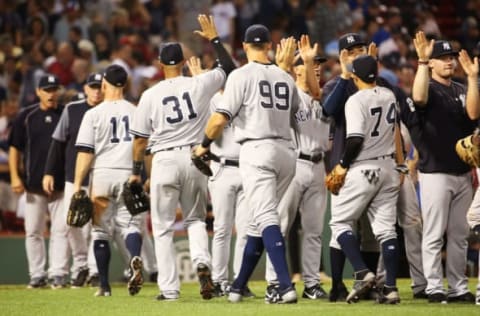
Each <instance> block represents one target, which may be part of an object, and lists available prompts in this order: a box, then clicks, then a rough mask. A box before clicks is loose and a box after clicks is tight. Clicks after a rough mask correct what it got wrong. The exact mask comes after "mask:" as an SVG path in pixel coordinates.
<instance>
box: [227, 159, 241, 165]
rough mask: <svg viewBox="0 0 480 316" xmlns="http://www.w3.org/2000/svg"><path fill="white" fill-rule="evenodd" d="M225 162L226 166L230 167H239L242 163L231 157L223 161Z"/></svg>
mask: <svg viewBox="0 0 480 316" xmlns="http://www.w3.org/2000/svg"><path fill="white" fill-rule="evenodd" d="M223 164H224V165H225V166H230V167H238V166H239V165H240V164H239V163H238V160H230V159H225V161H223Z"/></svg>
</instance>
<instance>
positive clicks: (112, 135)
mask: <svg viewBox="0 0 480 316" xmlns="http://www.w3.org/2000/svg"><path fill="white" fill-rule="evenodd" d="M134 111H135V106H134V105H133V104H131V103H130V102H128V101H126V100H117V101H104V102H102V103H100V104H99V105H97V106H96V107H94V108H92V109H91V110H89V111H87V112H86V113H85V116H84V117H83V120H82V124H81V125H80V130H79V131H78V136H77V141H76V143H75V146H76V147H87V148H91V149H93V151H94V152H95V160H94V162H93V165H92V168H109V169H131V168H132V150H133V137H132V135H130V131H129V129H130V128H129V127H130V123H131V120H132V118H133V113H134Z"/></svg>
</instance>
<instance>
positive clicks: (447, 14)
mask: <svg viewBox="0 0 480 316" xmlns="http://www.w3.org/2000/svg"><path fill="white" fill-rule="evenodd" d="M201 13H203V14H211V15H213V17H214V19H215V23H216V26H217V29H218V31H219V36H220V37H221V39H222V40H223V42H224V43H226V44H227V47H228V49H230V51H231V54H232V55H233V57H234V59H235V61H236V62H237V63H238V64H239V65H241V64H243V63H245V62H246V58H245V55H244V54H243V51H242V46H241V45H242V37H243V34H244V31H245V29H246V28H247V27H248V26H249V25H251V24H253V23H262V24H264V25H266V26H267V27H268V28H269V29H270V30H271V33H272V40H273V42H274V44H275V43H278V42H279V41H280V39H281V38H283V37H286V36H294V37H296V38H299V36H300V35H301V34H309V35H310V37H311V39H312V40H313V41H314V42H317V43H319V47H320V50H321V51H320V54H322V55H324V56H326V57H327V58H328V61H327V62H326V63H325V64H324V65H323V69H322V77H321V84H323V83H325V82H326V81H328V80H329V79H330V78H332V77H333V76H336V75H337V74H339V72H340V68H339V67H340V66H339V63H338V41H337V39H338V37H339V36H340V35H342V34H345V33H348V32H356V33H360V34H361V35H362V36H363V37H365V39H366V40H367V42H370V41H373V42H375V43H376V44H377V46H378V48H379V49H378V53H379V54H378V58H379V61H380V64H381V67H380V76H383V77H384V78H386V79H387V80H388V81H389V82H390V83H391V84H393V85H398V86H400V87H401V88H402V89H404V90H405V92H406V93H407V94H410V92H411V87H412V84H413V79H414V76H415V70H416V66H417V64H416V63H417V56H416V54H415V49H414V47H413V44H412V35H413V34H415V32H416V31H417V30H423V31H424V32H425V33H426V34H427V35H428V36H429V37H430V38H436V39H448V40H450V41H451V42H452V44H453V45H454V46H455V49H458V48H460V47H461V48H464V49H466V50H467V51H468V53H469V54H470V56H478V55H479V54H480V46H479V41H480V25H479V22H480V0H461V1H453V0H440V1H425V0H403V1H388V0H384V1H376V0H232V1H226V0H174V1H173V0H83V1H82V0H79V1H68V0H23V1H22V0H16V1H12V0H0V230H1V231H3V232H5V233H7V232H15V231H18V232H21V231H23V222H22V207H21V203H20V207H19V206H18V205H17V204H18V203H17V202H18V197H16V196H14V195H13V194H12V193H11V191H10V189H9V185H8V183H9V170H8V146H7V137H8V133H9V128H10V125H11V122H12V120H13V119H14V118H15V116H16V114H17V113H18V111H19V110H20V109H21V108H23V107H25V106H28V105H30V104H33V103H35V102H36V100H37V96H36V93H35V88H36V85H37V80H38V78H40V77H41V76H42V75H43V74H45V73H52V74H55V75H57V76H58V77H59V78H60V81H61V84H62V86H63V88H62V98H61V100H62V101H61V102H62V103H63V104H65V103H67V102H69V101H71V100H73V99H76V98H81V97H82V91H83V84H84V83H85V80H86V78H87V76H88V74H89V73H90V72H92V71H102V70H103V69H104V68H105V67H106V66H107V65H109V64H111V63H116V64H120V65H122V66H123V67H124V68H125V69H126V70H127V72H128V74H129V75H130V79H131V80H130V82H129V86H128V90H127V96H128V99H129V100H130V101H132V102H134V103H135V102H136V101H138V99H139V97H140V95H141V93H142V92H143V91H144V90H145V89H146V88H148V87H149V86H151V85H152V84H154V83H155V82H157V81H158V80H161V79H162V77H163V74H162V72H161V69H160V67H159V65H158V62H157V56H158V51H159V49H161V47H162V43H165V42H169V41H179V42H181V43H182V45H183V47H184V51H185V55H186V56H185V57H186V58H188V57H189V56H192V55H197V56H199V57H201V59H202V63H203V67H204V68H209V67H212V65H213V64H214V62H215V60H214V52H213V51H212V49H211V46H210V45H208V43H206V42H204V41H202V40H201V38H200V37H199V36H197V35H195V34H194V33H193V31H194V30H197V29H199V26H198V22H197V16H198V14H201ZM272 56H273V55H272ZM458 71H459V72H460V73H459V74H458V78H459V80H463V79H461V78H462V77H463V74H462V73H461V72H462V70H461V67H458ZM474 261H475V260H474Z"/></svg>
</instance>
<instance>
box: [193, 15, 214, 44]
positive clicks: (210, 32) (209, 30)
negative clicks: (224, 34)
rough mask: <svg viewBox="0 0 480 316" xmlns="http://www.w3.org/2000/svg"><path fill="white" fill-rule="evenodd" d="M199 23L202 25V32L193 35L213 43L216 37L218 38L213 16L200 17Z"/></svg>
mask: <svg viewBox="0 0 480 316" xmlns="http://www.w3.org/2000/svg"><path fill="white" fill-rule="evenodd" d="M197 20H198V23H200V28H201V29H202V30H201V31H199V30H196V31H194V32H193V33H195V34H198V35H200V36H201V37H203V38H206V39H207V40H209V41H211V40H212V39H214V38H215V37H218V33H217V28H216V26H215V22H214V21H213V16H211V15H209V16H206V15H205V14H199V15H198V18H197Z"/></svg>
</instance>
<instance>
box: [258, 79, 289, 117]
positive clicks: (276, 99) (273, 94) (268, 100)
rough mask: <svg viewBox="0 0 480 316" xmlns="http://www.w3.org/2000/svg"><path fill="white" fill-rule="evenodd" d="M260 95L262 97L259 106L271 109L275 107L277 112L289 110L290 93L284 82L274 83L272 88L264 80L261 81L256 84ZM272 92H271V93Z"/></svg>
mask: <svg viewBox="0 0 480 316" xmlns="http://www.w3.org/2000/svg"><path fill="white" fill-rule="evenodd" d="M258 88H259V90H260V95H261V96H262V97H263V99H262V101H260V104H261V105H262V106H263V107H264V108H266V109H271V108H273V106H274V105H275V107H276V108H277V109H279V110H283V111H286V110H288V108H289V104H288V102H289V100H290V91H289V90H288V85H287V84H286V83H285V82H276V83H275V84H274V85H273V89H272V86H271V85H270V83H269V82H268V81H266V80H262V81H260V82H259V83H258ZM272 90H273V91H272Z"/></svg>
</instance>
